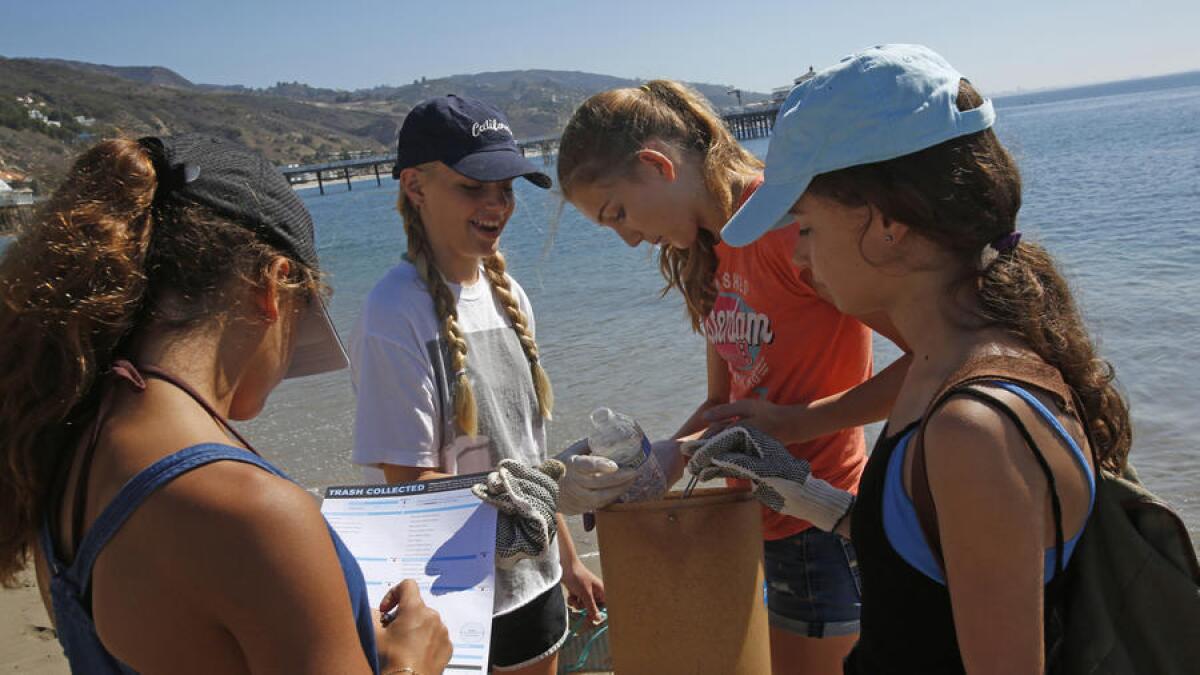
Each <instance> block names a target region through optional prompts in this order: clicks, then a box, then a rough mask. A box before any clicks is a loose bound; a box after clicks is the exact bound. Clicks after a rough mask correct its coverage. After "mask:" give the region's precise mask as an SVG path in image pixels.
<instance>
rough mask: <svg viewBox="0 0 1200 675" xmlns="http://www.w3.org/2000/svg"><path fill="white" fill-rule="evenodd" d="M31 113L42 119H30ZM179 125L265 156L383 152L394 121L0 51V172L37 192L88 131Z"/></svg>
mask: <svg viewBox="0 0 1200 675" xmlns="http://www.w3.org/2000/svg"><path fill="white" fill-rule="evenodd" d="M168 72H169V71H168ZM30 111H37V113H38V114H40V115H43V116H44V117H45V118H46V121H44V122H43V121H40V120H35V119H31V118H30ZM51 122H53V123H56V124H51ZM184 131H202V132H207V133H212V134H216V135H219V136H223V137H226V138H231V139H234V140H237V141H240V142H242V143H245V144H246V145H249V146H250V147H253V148H255V149H257V150H259V151H261V152H263V153H264V154H265V155H266V156H267V157H269V158H270V159H271V160H272V161H275V162H294V161H303V160H305V159H309V158H314V157H316V156H318V155H330V154H334V153H338V152H342V151H349V150H364V149H366V150H375V151H380V152H382V151H385V150H386V149H387V148H388V147H390V145H391V143H392V139H393V138H395V133H396V122H395V120H394V119H391V118H389V117H386V116H381V115H378V114H373V113H369V112H360V111H355V110H345V109H340V108H336V107H326V106H317V105H311V104H308V103H301V102H297V101H293V100H290V99H285V98H280V97H274V96H260V95H251V94H214V93H205V92H201V91H195V90H192V89H190V88H179V87H175V86H156V85H151V84H140V83H137V82H133V81H130V80H128V79H125V78H124V77H116V76H113V75H109V74H105V73H103V72H100V71H97V70H85V69H81V68H80V67H78V66H75V65H73V66H65V65H61V64H58V63H50V62H45V61H33V60H26V59H0V170H8V171H13V170H15V171H17V172H19V173H23V174H28V175H30V176H31V177H32V178H33V179H34V181H35V184H36V187H37V188H38V191H39V192H45V191H46V190H47V189H49V187H50V186H51V184H52V183H53V182H54V179H55V177H56V176H58V175H61V173H62V171H63V170H64V169H65V168H66V166H67V164H68V162H69V160H70V158H71V157H72V156H73V155H74V154H76V153H77V152H78V151H79V150H80V149H82V148H83V147H85V146H86V145H87V144H88V143H90V142H92V141H94V140H95V139H99V138H104V137H110V136H114V135H122V134H124V135H134V136H136V135H143V134H150V133H178V132H184Z"/></svg>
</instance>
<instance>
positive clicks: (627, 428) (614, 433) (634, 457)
mask: <svg viewBox="0 0 1200 675" xmlns="http://www.w3.org/2000/svg"><path fill="white" fill-rule="evenodd" d="M588 447H589V448H591V449H592V454H593V455H601V456H603V457H607V458H609V459H611V460H612V461H614V462H616V463H617V464H618V465H620V466H623V467H627V468H630V469H636V468H638V467H639V466H641V465H642V462H644V461H646V458H647V457H649V456H650V440H649V439H648V438H646V434H645V432H643V431H642V428H641V427H640V426H638V423H637V422H636V421H634V419H633V418H632V417H628V416H626V415H622V414H621V413H619V412H613V411H612V410H610V409H608V408H596V409H595V410H593V411H592V433H591V435H589V436H588Z"/></svg>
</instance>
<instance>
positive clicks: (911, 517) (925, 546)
mask: <svg viewBox="0 0 1200 675" xmlns="http://www.w3.org/2000/svg"><path fill="white" fill-rule="evenodd" d="M991 384H993V385H995V386H998V387H1001V388H1003V389H1007V390H1008V391H1010V392H1012V393H1014V394H1016V395H1017V396H1019V397H1021V399H1022V400H1024V401H1025V402H1026V403H1027V404H1029V407H1031V408H1033V410H1034V411H1035V412H1036V413H1037V414H1038V415H1039V416H1040V417H1041V418H1042V419H1044V420H1046V422H1047V423H1048V424H1049V425H1050V426H1051V428H1053V429H1054V432H1055V433H1056V434H1057V435H1058V437H1059V438H1061V439H1062V441H1063V442H1064V443H1066V444H1067V447H1069V448H1070V449H1071V454H1072V455H1073V456H1074V457H1075V461H1077V462H1078V463H1079V466H1080V467H1081V468H1082V469H1083V472H1084V474H1085V475H1086V476H1087V482H1088V510H1087V517H1085V518H1084V522H1085V523H1086V522H1087V519H1088V518H1090V517H1091V515H1092V507H1093V506H1094V505H1095V503H1096V477H1095V475H1094V474H1093V473H1092V470H1091V467H1090V466H1089V465H1088V462H1087V458H1086V457H1084V455H1083V449H1082V448H1080V447H1079V444H1078V443H1076V442H1075V439H1074V438H1072V437H1071V434H1069V433H1068V432H1067V430H1066V428H1065V427H1063V425H1062V423H1061V422H1059V421H1058V418H1057V417H1055V416H1054V413H1052V412H1050V410H1049V409H1048V408H1046V406H1045V405H1044V404H1043V403H1042V402H1041V401H1039V400H1038V399H1037V397H1036V396H1034V395H1033V394H1031V393H1029V392H1028V391H1026V390H1025V389H1024V388H1022V387H1018V386H1017V385H1015V384H1012V383H1010V382H1000V381H996V382H992V383H991ZM918 426H919V425H918V424H917V423H916V422H914V423H913V424H911V425H909V427H908V429H907V431H905V432H903V433H902V435H901V437H900V439H899V440H898V441H897V442H896V449H895V451H894V452H893V453H892V455H891V457H889V458H888V463H887V473H886V474H885V477H884V484H883V529H884V532H885V533H886V534H887V539H888V542H889V543H890V544H891V545H892V548H894V549H896V553H899V554H900V557H901V558H903V559H904V561H905V562H907V563H908V564H910V565H912V566H913V567H914V568H916V569H917V570H919V571H920V572H921V573H922V574H924V575H925V576H927V577H929V578H930V579H932V580H934V581H936V582H938V583H939V584H942V585H945V584H946V578H945V577H944V576H943V575H942V568H941V566H940V565H939V564H938V562H937V561H936V560H935V559H934V556H933V551H932V550H931V549H930V548H929V542H928V541H927V540H926V539H925V533H924V531H923V530H922V529H921V522H920V519H919V518H918V517H917V509H916V507H915V506H914V505H913V501H912V498H911V497H909V496H908V493H906V492H905V491H904V478H903V473H904V471H903V467H904V456H905V455H906V454H907V451H908V443H909V441H910V440H912V437H913V435H914V434H915V433H916V432H917V427H918ZM1082 534H1083V528H1082V527H1080V529H1079V531H1078V532H1076V533H1075V534H1074V536H1072V537H1071V538H1070V539H1068V540H1066V541H1065V542H1064V543H1063V565H1064V566H1065V565H1066V564H1067V562H1068V561H1070V559H1071V554H1072V553H1073V552H1074V551H1075V545H1076V544H1078V543H1079V537H1080V536H1081V535H1082ZM1055 554H1056V550H1055V547H1053V546H1051V547H1049V548H1047V549H1046V551H1045V555H1044V556H1043V570H1044V571H1043V574H1042V581H1043V582H1044V583H1047V584H1048V583H1050V580H1051V579H1053V578H1054V574H1055V569H1054V564H1055Z"/></svg>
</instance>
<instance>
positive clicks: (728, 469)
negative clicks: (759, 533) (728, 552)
mask: <svg viewBox="0 0 1200 675" xmlns="http://www.w3.org/2000/svg"><path fill="white" fill-rule="evenodd" d="M688 471H690V472H691V473H692V475H694V476H699V478H700V480H712V479H713V478H721V477H723V478H744V479H747V480H750V481H753V483H754V496H755V497H756V498H757V499H758V501H760V502H762V503H763V505H764V506H766V507H767V508H769V509H771V510H772V511H778V512H779V513H782V514H784V515H787V516H793V517H795V518H800V519H802V520H807V521H808V522H810V523H812V524H813V525H815V526H817V527H819V528H820V529H822V530H825V531H827V532H828V531H832V530H833V528H834V527H836V526H837V524H838V522H839V521H840V520H841V519H842V518H843V517H844V516H845V515H846V513H847V512H848V511H849V510H850V507H851V506H852V505H853V504H854V495H852V494H850V493H849V492H846V491H845V490H839V489H837V488H835V487H833V486H832V485H830V484H829V483H826V482H825V481H823V480H821V479H820V478H814V477H813V476H812V471H811V468H810V467H809V464H808V462H807V461H805V460H803V459H797V458H795V457H793V456H792V455H791V453H789V452H788V451H787V448H785V447H784V446H783V444H782V443H780V442H779V441H777V440H775V439H774V438H772V437H770V436H768V435H766V434H764V433H763V432H761V431H759V430H758V429H755V428H754V427H749V426H745V425H740V424H739V425H734V426H731V427H729V428H728V429H724V430H722V431H721V432H720V433H718V434H716V435H715V436H713V437H712V438H709V439H707V440H706V441H704V442H703V443H702V444H700V445H699V446H698V447H697V449H696V450H695V452H694V453H693V454H692V458H691V460H689V461H688Z"/></svg>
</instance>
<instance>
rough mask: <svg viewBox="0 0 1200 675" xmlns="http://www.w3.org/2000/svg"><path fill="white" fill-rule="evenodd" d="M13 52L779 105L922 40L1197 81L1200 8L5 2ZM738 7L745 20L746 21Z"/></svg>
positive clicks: (242, 80)
mask: <svg viewBox="0 0 1200 675" xmlns="http://www.w3.org/2000/svg"><path fill="white" fill-rule="evenodd" d="M3 5H4V6H3V8H0V55H3V56H8V57H19V56H41V57H57V58H67V59H77V60H81V61H91V62H96V63H108V64H113V65H162V66H167V67H169V68H171V69H173V70H175V71H177V72H179V73H180V74H181V75H183V76H184V77H187V78H188V79H190V80H192V81H194V82H209V83H218V84H246V85H251V86H268V85H271V84H273V83H275V82H276V81H292V80H298V81H301V82H307V83H309V84H312V85H314V86H322V87H338V88H347V89H353V88H358V87H367V86H373V85H376V84H404V83H407V82H411V81H412V80H413V79H414V78H418V77H421V76H427V77H438V76H444V75H452V74H456V73H471V72H480V71H485V70H509V69H523V68H551V69H562V70H583V71H589V72H596V73H605V74H611V75H618V76H623V77H669V78H675V79H682V80H689V81H698V82H714V83H724V84H732V85H735V86H739V87H741V88H743V89H750V90H758V91H766V90H769V89H771V88H772V87H776V86H781V85H785V84H788V83H789V82H790V80H791V78H793V77H795V76H796V75H797V74H799V73H801V72H803V71H804V70H806V69H807V68H808V66H809V65H810V64H811V65H815V66H817V67H818V68H820V67H821V66H823V65H828V64H831V63H833V62H835V61H836V60H837V59H838V58H840V57H841V56H842V55H844V54H847V53H850V52H852V51H855V50H856V49H858V48H861V47H865V46H869V45H872V44H877V43H881V42H922V43H925V44H927V45H929V46H931V47H933V48H934V49H936V50H938V51H940V52H942V53H943V54H944V55H945V56H946V57H947V58H948V59H949V60H950V62H951V63H953V64H955V66H956V67H957V68H958V69H959V70H960V71H962V72H963V73H964V74H965V75H967V77H969V78H971V80H972V81H974V82H975V83H976V84H977V85H979V86H980V87H981V88H982V89H984V90H985V91H989V92H996V93H999V92H1008V91H1013V90H1017V89H1037V88H1045V87H1053V86H1062V85H1070V84H1082V83H1089V82H1101V81H1107V80H1115V79H1125V78H1130V77H1138V76H1147V75H1157V74H1162V73H1170V72H1179V71H1184V70H1196V69H1200V41H1198V38H1197V36H1196V27H1197V26H1200V2H1197V1H1196V0H1178V1H1176V0H1147V1H1145V2H1117V1H1114V0H1093V1H1091V2H1081V1H1075V0H1072V1H1070V2H1055V1H1054V0H1041V1H1036V0H1002V1H1000V2H986V3H985V2H970V1H969V0H959V1H958V2H924V1H921V0H908V1H907V2H905V1H903V0H892V1H891V2H877V1H874V0H870V1H867V0H863V1H854V0H842V1H841V2H837V1H827V2H820V3H815V2H803V1H800V0H791V1H784V0H759V1H757V2H752V1H750V0H741V1H739V2H734V1H730V0H725V1H723V2H714V1H710V0H691V1H690V2H676V1H674V0H640V1H638V2H626V1H625V0H588V1H586V2H576V1H573V0H559V1H557V2H553V1H549V0H510V2H495V1H480V2H458V1H454V0H419V1H413V0H361V1H357V0H340V1H339V0H328V1H326V2H316V1H315V0H293V1H292V2H278V1H275V0H270V1H268V0H242V1H240V2H239V1H233V0H208V1H206V2H196V1H194V0H158V1H157V2H149V1H143V2H133V1H131V0H86V1H83V0H70V1H68V0H5V1H4V3H3ZM739 8H740V9H739Z"/></svg>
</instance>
